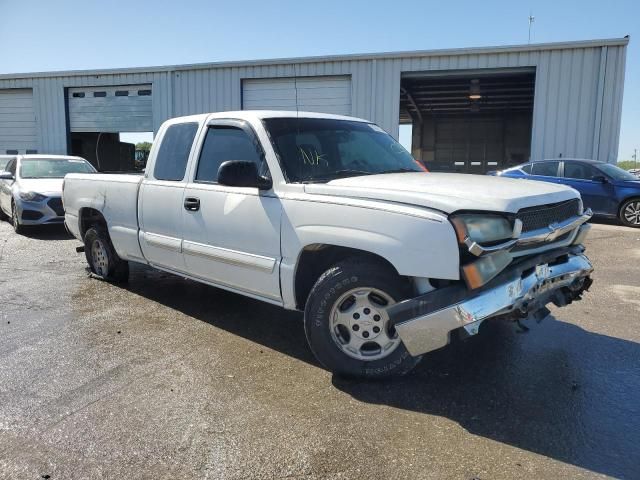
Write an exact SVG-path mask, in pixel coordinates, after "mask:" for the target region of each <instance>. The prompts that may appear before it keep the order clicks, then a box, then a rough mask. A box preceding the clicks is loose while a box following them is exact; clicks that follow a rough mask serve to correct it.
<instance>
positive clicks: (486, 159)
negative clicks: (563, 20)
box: [400, 68, 535, 174]
mask: <svg viewBox="0 0 640 480" xmlns="http://www.w3.org/2000/svg"><path fill="white" fill-rule="evenodd" d="M534 89H535V70H534V69H528V68H527V69H515V70H514V69H509V70H476V71H454V72H437V73H435V72H425V73H405V74H403V75H402V80H401V87H400V125H401V129H402V128H403V126H406V125H411V132H412V133H411V142H410V144H411V152H412V154H413V156H414V157H415V158H416V159H418V160H420V161H422V162H423V163H424V164H425V166H426V167H427V168H428V169H429V170H431V171H441V172H459V173H476V174H484V173H486V172H487V171H490V170H500V169H503V168H507V167H509V166H512V165H517V164H519V163H523V162H526V161H528V160H529V156H530V152H531V126H532V116H533V99H534ZM404 128H406V127H404Z"/></svg>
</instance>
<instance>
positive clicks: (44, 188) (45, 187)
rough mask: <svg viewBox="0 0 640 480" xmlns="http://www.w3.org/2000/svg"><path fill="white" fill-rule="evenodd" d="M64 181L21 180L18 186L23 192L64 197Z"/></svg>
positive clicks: (45, 179) (48, 179)
mask: <svg viewBox="0 0 640 480" xmlns="http://www.w3.org/2000/svg"><path fill="white" fill-rule="evenodd" d="M63 180H64V179H63V178H21V179H20V180H19V182H18V185H19V187H20V191H22V192H36V193H42V194H47V195H62V182H63Z"/></svg>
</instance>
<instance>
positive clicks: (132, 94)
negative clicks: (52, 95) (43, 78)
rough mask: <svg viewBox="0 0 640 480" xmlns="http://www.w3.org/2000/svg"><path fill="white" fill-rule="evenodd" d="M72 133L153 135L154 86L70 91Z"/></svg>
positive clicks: (81, 88) (74, 89) (124, 86)
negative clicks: (152, 94) (152, 87)
mask: <svg viewBox="0 0 640 480" xmlns="http://www.w3.org/2000/svg"><path fill="white" fill-rule="evenodd" d="M67 95H68V106H69V129H70V130H71V131H72V132H113V133H115V132H151V131H153V117H152V112H151V85H123V86H117V87H79V88H70V89H69V91H68V94H67Z"/></svg>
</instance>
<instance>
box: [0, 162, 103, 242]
mask: <svg viewBox="0 0 640 480" xmlns="http://www.w3.org/2000/svg"><path fill="white" fill-rule="evenodd" d="M72 172H82V173H95V172H96V170H95V168H93V166H92V165H91V164H90V163H89V162H87V161H86V160H85V159H84V158H80V157H68V156H62V155H17V156H15V157H13V158H11V159H10V160H9V161H8V162H7V164H6V165H5V166H4V169H3V171H0V219H2V218H3V217H4V218H10V219H11V222H12V224H13V228H14V230H15V231H16V233H20V232H21V231H22V230H23V227H24V226H26V225H49V224H56V223H58V224H61V223H63V222H64V209H63V207H62V180H63V178H64V176H65V175H66V174H67V173H72Z"/></svg>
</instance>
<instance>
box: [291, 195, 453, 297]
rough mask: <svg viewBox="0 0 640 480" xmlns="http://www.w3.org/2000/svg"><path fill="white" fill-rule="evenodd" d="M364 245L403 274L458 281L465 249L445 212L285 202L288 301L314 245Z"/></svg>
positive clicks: (365, 204) (362, 247)
mask: <svg viewBox="0 0 640 480" xmlns="http://www.w3.org/2000/svg"><path fill="white" fill-rule="evenodd" d="M313 244H326V245H335V246H340V247H348V248H353V249H357V250H363V251H367V252H370V253H373V254H375V255H378V256H380V257H382V258H384V259H386V260H387V261H388V262H389V263H391V264H392V265H393V266H394V268H395V269H396V270H397V271H398V273H399V274H400V275H405V276H411V277H427V278H437V279H449V280H458V279H459V278H460V277H459V269H460V268H459V267H460V265H459V262H460V258H459V251H458V242H457V240H456V235H455V232H454V230H453V226H452V225H451V224H450V223H449V221H448V219H447V216H446V215H445V214H441V213H437V212H433V211H429V210H426V209H422V208H419V207H415V208H414V207H407V206H406V205H404V206H402V207H398V208H395V209H394V206H393V205H391V204H386V203H385V204H383V205H379V204H378V203H377V202H359V203H358V204H348V205H345V204H336V203H322V202H308V201H296V200H284V201H283V219H282V257H283V258H282V270H281V274H282V277H283V282H282V288H283V297H285V303H287V298H286V297H288V296H289V295H288V289H289V288H290V286H291V288H292V285H293V283H294V281H293V278H294V276H295V269H296V263H297V261H298V258H299V256H300V253H301V252H302V251H303V250H304V248H305V247H306V246H308V245H313Z"/></svg>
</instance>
